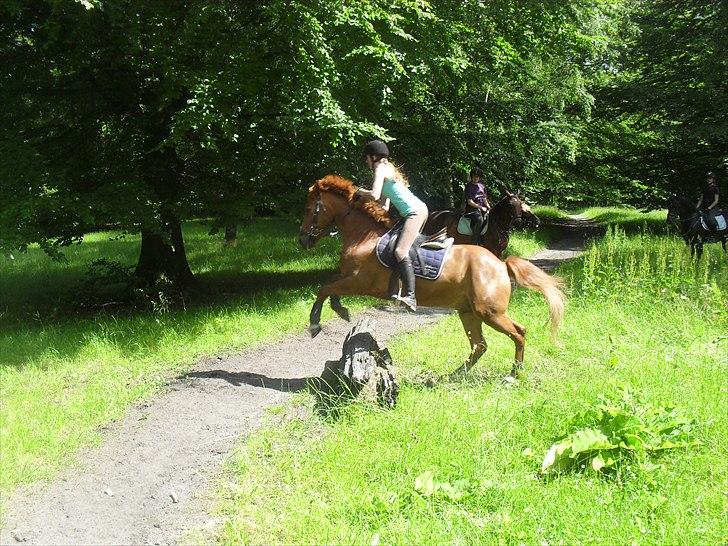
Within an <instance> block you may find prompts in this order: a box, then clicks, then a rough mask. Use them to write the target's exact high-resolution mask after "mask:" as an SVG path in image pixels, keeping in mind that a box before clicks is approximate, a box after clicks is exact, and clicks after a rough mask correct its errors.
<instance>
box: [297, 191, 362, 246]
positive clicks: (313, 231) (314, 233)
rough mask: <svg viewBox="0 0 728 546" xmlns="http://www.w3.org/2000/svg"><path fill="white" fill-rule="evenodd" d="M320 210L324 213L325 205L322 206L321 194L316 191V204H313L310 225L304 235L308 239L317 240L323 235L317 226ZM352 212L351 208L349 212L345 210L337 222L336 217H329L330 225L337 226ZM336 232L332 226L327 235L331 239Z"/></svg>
mask: <svg viewBox="0 0 728 546" xmlns="http://www.w3.org/2000/svg"><path fill="white" fill-rule="evenodd" d="M322 210H323V211H326V205H324V202H323V201H322V200H321V192H320V191H318V190H317V191H316V202H315V204H314V209H313V216H312V217H311V225H310V226H309V227H308V233H306V235H308V236H309V237H311V238H313V239H318V238H320V237H321V236H322V235H323V234H324V230H323V229H321V228H320V227H319V226H318V218H319V214H320V213H321V211H322ZM352 210H353V208H349V210H347V211H346V212H345V213H344V214H342V215H341V218H339V219H338V220H337V218H336V216H334V215H331V217H332V223H333V224H336V225H338V224H339V222H341V221H342V220H343V219H344V218H346V217H347V216H349V214H350V213H351V211H352ZM338 232H339V231H338V229H336V228H335V227H334V226H332V227H331V229H330V230H329V233H328V234H327V235H328V236H329V237H333V236H334V235H336V234H337V233H338Z"/></svg>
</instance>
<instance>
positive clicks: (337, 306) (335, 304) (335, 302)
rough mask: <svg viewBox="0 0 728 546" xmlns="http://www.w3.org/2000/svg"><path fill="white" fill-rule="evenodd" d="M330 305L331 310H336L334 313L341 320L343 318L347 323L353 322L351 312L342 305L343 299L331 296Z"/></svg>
mask: <svg viewBox="0 0 728 546" xmlns="http://www.w3.org/2000/svg"><path fill="white" fill-rule="evenodd" d="M329 303H330V304H331V309H333V310H334V313H336V314H337V315H339V316H340V317H341V318H343V319H344V320H345V321H346V322H349V321H350V320H351V316H350V315H349V310H348V309H347V308H346V307H344V306H343V305H341V298H340V297H339V296H335V295H334V296H331V297H330V298H329Z"/></svg>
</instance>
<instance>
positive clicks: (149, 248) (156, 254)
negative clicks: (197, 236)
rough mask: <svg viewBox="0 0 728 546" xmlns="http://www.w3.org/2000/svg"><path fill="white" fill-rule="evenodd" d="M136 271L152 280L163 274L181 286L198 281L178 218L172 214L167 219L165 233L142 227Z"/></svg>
mask: <svg viewBox="0 0 728 546" xmlns="http://www.w3.org/2000/svg"><path fill="white" fill-rule="evenodd" d="M134 273H135V275H137V276H139V277H143V278H144V279H146V280H147V282H148V283H149V284H154V283H156V282H157V281H158V280H159V278H160V277H161V276H162V275H163V276H165V277H166V278H167V279H169V280H170V281H172V283H173V284H174V285H175V286H177V287H179V288H185V287H189V286H192V285H194V284H196V280H195V277H194V275H193V274H192V270H191V269H190V266H189V264H188V263H187V254H186V253H185V244H184V240H183V238H182V226H181V225H180V222H179V220H177V219H176V218H173V219H170V220H169V221H167V222H165V224H164V226H163V227H162V233H156V232H154V231H150V230H144V229H143V230H142V247H141V250H140V252H139V261H138V262H137V267H136V270H135V272H134Z"/></svg>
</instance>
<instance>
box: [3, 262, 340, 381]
mask: <svg viewBox="0 0 728 546" xmlns="http://www.w3.org/2000/svg"><path fill="white" fill-rule="evenodd" d="M332 274H333V271H332V270H329V269H316V270H310V271H305V272H301V271H292V272H286V273H276V274H269V273H266V274H259V273H240V274H233V273H229V274H227V275H226V274H224V273H223V274H220V273H215V274H214V275H212V274H210V275H205V274H203V275H200V276H199V278H200V281H201V285H202V287H203V288H202V290H199V291H196V292H194V293H190V294H187V295H185V298H184V300H183V304H180V305H178V306H177V307H173V308H171V309H170V310H169V311H168V312H166V313H161V314H160V313H154V312H152V311H139V310H134V309H125V308H123V307H120V308H117V309H115V310H114V311H108V310H107V311H99V312H94V313H89V312H78V311H76V312H74V311H73V310H71V309H65V308H63V307H62V306H59V307H55V308H52V309H46V310H45V311H46V312H45V313H41V312H40V311H39V310H37V309H35V310H33V309H32V308H31V309H26V310H25V313H19V312H14V313H12V314H10V313H7V314H6V315H5V316H0V328H2V336H0V355H1V357H0V367H11V368H12V367H15V368H18V367H22V366H24V365H35V366H37V365H38V362H43V361H44V356H47V355H52V358H51V359H50V360H47V361H50V362H53V361H56V360H59V359H63V360H66V359H72V358H74V357H75V356H77V355H78V354H79V353H80V352H82V351H83V350H85V349H86V347H87V345H88V343H89V341H90V340H92V341H93V340H98V339H101V340H103V342H104V343H106V344H111V345H112V346H113V348H114V349H115V350H116V351H117V352H118V354H121V355H123V356H125V357H132V358H134V357H139V356H143V355H144V354H147V353H149V352H153V351H154V350H155V349H156V348H158V347H159V346H160V345H161V343H162V341H163V337H164V334H165V333H167V332H172V333H175V332H176V333H180V334H182V335H183V336H184V337H185V338H187V339H193V338H195V337H198V336H205V335H206V333H207V332H208V331H209V324H210V316H211V315H214V314H216V313H223V312H225V311H228V312H229V311H235V310H236V309H241V308H246V307H253V308H257V309H271V308H275V307H281V306H285V305H286V304H289V303H291V302H292V301H295V300H297V299H300V298H305V297H308V295H309V294H310V297H311V304H313V293H314V292H315V291H316V290H317V289H318V287H319V286H320V285H321V284H322V283H323V282H326V281H327V280H328V279H329V278H330V277H331V276H332ZM69 305H70V304H69ZM306 322H307V317H305V316H302V317H301V324H302V327H304V326H305V323H306ZM51 365H52V364H51Z"/></svg>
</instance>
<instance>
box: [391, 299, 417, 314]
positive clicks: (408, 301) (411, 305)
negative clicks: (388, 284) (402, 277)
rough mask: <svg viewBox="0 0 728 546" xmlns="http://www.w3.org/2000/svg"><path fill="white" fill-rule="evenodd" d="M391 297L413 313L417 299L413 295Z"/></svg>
mask: <svg viewBox="0 0 728 546" xmlns="http://www.w3.org/2000/svg"><path fill="white" fill-rule="evenodd" d="M392 298H393V299H395V300H397V301H399V302H401V303H402V305H404V306H405V308H406V309H407V310H409V311H412V312H413V313H414V312H416V311H417V300H416V299H415V297H414V296H400V295H396V296H392Z"/></svg>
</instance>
